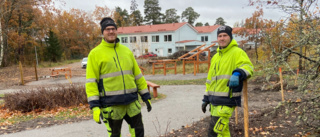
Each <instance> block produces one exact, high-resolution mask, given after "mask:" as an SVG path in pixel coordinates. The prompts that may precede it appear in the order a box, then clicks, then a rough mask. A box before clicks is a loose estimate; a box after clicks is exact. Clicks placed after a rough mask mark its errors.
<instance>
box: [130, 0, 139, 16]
mask: <svg viewBox="0 0 320 137" xmlns="http://www.w3.org/2000/svg"><path fill="white" fill-rule="evenodd" d="M137 9H138V4H137V2H136V0H131V6H130V10H131V14H132V13H133V12H135V11H136V10H137Z"/></svg>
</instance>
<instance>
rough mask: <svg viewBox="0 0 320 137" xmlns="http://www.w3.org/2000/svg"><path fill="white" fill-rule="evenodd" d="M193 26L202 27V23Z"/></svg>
mask: <svg viewBox="0 0 320 137" xmlns="http://www.w3.org/2000/svg"><path fill="white" fill-rule="evenodd" d="M195 26H196V27H202V26H203V24H202V22H197V23H196V25H195Z"/></svg>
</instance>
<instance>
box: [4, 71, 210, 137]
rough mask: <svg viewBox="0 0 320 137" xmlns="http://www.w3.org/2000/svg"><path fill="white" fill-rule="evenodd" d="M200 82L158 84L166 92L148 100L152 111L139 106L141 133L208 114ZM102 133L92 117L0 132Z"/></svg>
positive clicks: (64, 136)
mask: <svg viewBox="0 0 320 137" xmlns="http://www.w3.org/2000/svg"><path fill="white" fill-rule="evenodd" d="M205 77H206V74H197V76H193V74H186V75H182V74H177V75H167V76H163V75H155V76H152V75H147V76H145V78H146V79H147V80H161V79H162V80H177V79H180V80H181V79H183V80H190V79H199V78H205ZM72 81H73V82H74V83H82V82H84V81H85V78H84V77H73V78H72ZM65 82H68V81H67V80H65V79H63V78H60V79H55V80H53V79H47V80H40V81H35V82H31V83H28V84H27V85H39V84H40V85H41V84H55V83H56V84H57V83H65ZM204 91H205V86H204V85H181V86H161V87H160V89H159V90H158V92H159V93H162V94H165V95H167V97H166V98H165V99H163V100H160V101H157V102H155V103H153V104H152V111H151V112H149V113H148V112H147V109H146V107H145V106H143V107H142V115H143V122H144V127H145V136H150V137H157V136H159V135H164V134H165V133H167V132H169V131H170V130H172V129H180V128H181V127H182V126H186V125H187V124H188V125H190V124H192V123H193V122H196V121H199V120H200V119H202V118H204V117H206V116H209V115H210V114H209V113H206V114H203V113H202V111H201V103H202V101H201V100H202V97H203V93H204ZM124 123H125V124H123V125H124V126H123V127H122V136H128V135H129V131H128V126H127V124H126V122H124ZM43 136H46V137H75V136H79V137H105V136H107V131H106V127H105V126H104V125H103V124H101V125H99V124H96V123H95V122H94V121H93V120H88V121H82V122H79V123H72V124H65V125H56V126H52V127H47V128H40V129H35V130H27V131H22V132H18V133H13V134H8V135H0V137H43Z"/></svg>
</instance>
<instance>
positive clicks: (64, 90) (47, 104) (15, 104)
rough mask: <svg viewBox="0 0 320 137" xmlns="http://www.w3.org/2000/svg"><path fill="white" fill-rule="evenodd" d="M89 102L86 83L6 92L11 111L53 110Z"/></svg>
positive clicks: (6, 104) (6, 102) (6, 103)
mask: <svg viewBox="0 0 320 137" xmlns="http://www.w3.org/2000/svg"><path fill="white" fill-rule="evenodd" d="M86 103H87V95H86V92H85V87H84V85H71V86H59V87H51V88H45V87H40V88H37V89H32V90H21V91H19V92H15V93H9V94H6V95H5V97H4V106H5V107H6V108H8V109H9V110H10V111H13V110H17V111H21V112H30V111H33V110H51V109H53V108H57V107H69V106H75V105H79V104H86Z"/></svg>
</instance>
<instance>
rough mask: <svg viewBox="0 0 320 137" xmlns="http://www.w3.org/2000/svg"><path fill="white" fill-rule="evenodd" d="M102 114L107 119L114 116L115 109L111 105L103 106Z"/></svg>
mask: <svg viewBox="0 0 320 137" xmlns="http://www.w3.org/2000/svg"><path fill="white" fill-rule="evenodd" d="M102 116H103V118H105V119H110V118H112V116H113V110H112V109H111V107H110V108H109V107H107V108H102Z"/></svg>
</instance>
